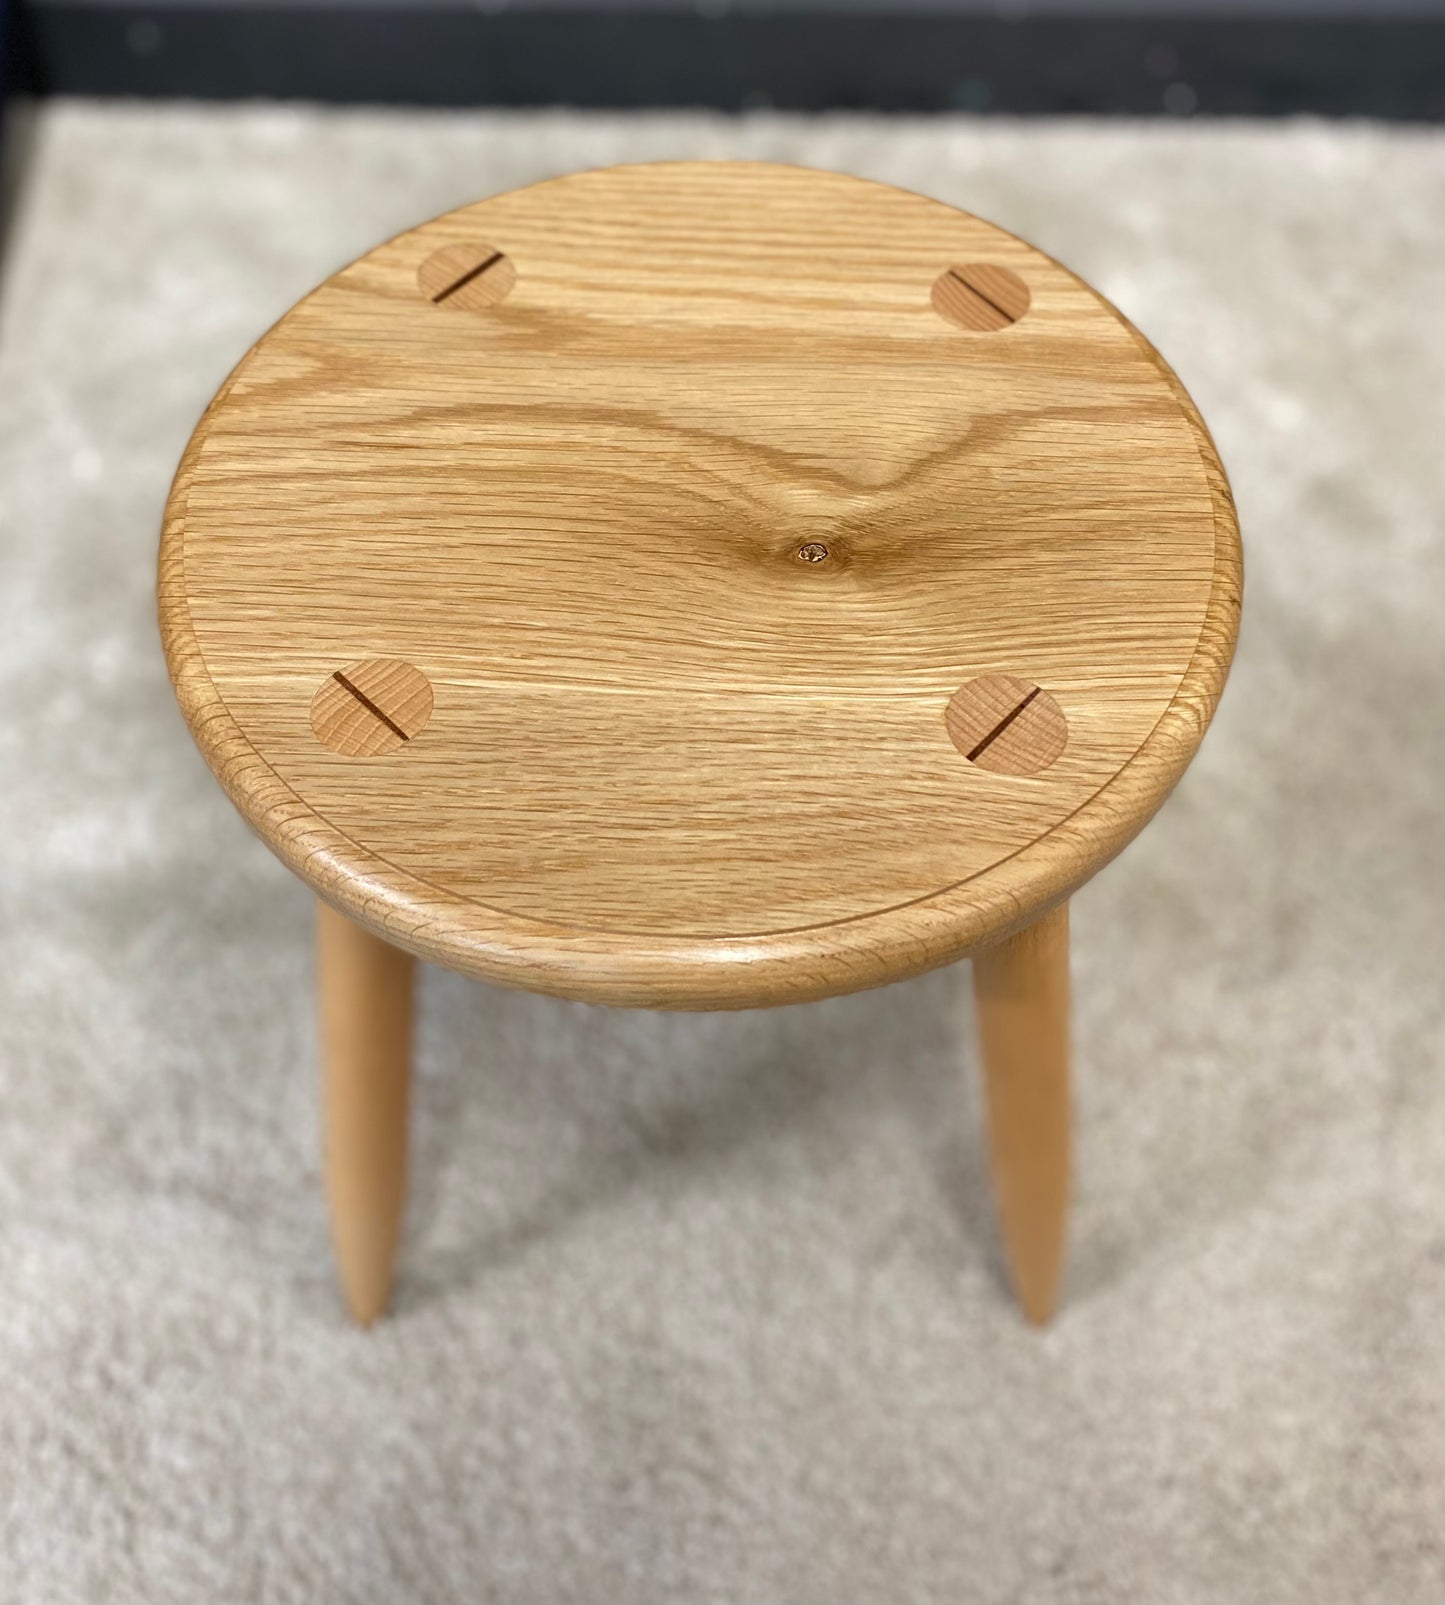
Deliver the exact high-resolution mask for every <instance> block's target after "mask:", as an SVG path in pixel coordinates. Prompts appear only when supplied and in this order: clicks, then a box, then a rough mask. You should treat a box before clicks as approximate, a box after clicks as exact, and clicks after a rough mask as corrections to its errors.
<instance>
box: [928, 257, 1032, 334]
mask: <svg viewBox="0 0 1445 1605" xmlns="http://www.w3.org/2000/svg"><path fill="white" fill-rule="evenodd" d="M932 299H933V305H934V308H935V310H936V311H938V312H939V313H940V314H941V315H942V316H943V317H945V318H947V319H948V321H949V322H950V323H956V324H957V325H958V326H959V328H961V329H968V330H969V331H971V332H972V333H974V334H993V333H995V332H996V331H997V330H999V329H1006V328H1008V326H1009V325H1010V324H1012V323H1017V322H1018V320H1019V319H1020V318H1021V317H1023V315H1024V313H1025V312H1027V311H1028V309H1029V287H1028V285H1027V284H1026V283H1025V282H1024V281H1023V280H1022V279H1021V278H1020V277H1019V276H1018V274H1017V273H1014V272H1012V271H1011V270H1010V269H1008V268H1006V267H998V266H995V265H994V264H993V263H989V262H964V263H960V264H959V265H957V266H955V267H951V268H949V269H948V270H947V272H945V273H940V274H939V275H938V277H937V278H936V279H935V280H934V281H933V297H932Z"/></svg>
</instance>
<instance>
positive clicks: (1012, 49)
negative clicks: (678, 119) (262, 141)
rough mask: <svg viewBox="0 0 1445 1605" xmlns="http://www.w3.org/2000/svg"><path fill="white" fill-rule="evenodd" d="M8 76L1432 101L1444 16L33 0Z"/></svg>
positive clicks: (465, 101) (489, 88) (677, 97)
mask: <svg viewBox="0 0 1445 1605" xmlns="http://www.w3.org/2000/svg"><path fill="white" fill-rule="evenodd" d="M17 23H18V29H17V38H16V44H17V45H18V47H19V48H18V50H17V51H16V56H17V65H18V68H19V79H20V87H22V88H24V89H28V90H29V91H31V92H33V93H39V94H72V95H106V96H116V95H141V96H172V97H174V96H183V97H198V98H204V99H212V98H224V99H233V98H243V97H250V96H265V97H273V98H300V99H307V100H320V101H334V102H370V103H392V104H407V105H420V106H478V105H491V106H536V105H569V106H578V107H598V108H601V107H615V108H638V107H644V106H705V107H718V108H723V109H726V110H738V109H746V108H749V107H755V106H775V107H777V108H779V109H785V110H799V111H822V110H828V109H847V108H874V109H879V110H885V111H924V112H931V111H949V110H967V111H998V112H1013V113H1024V114H1043V113H1060V112H1065V113H1067V112H1080V113H1106V114H1126V115H1127V114H1133V115H1157V114H1159V113H1161V112H1174V113H1180V114H1188V113H1190V112H1198V113H1201V114H1205V115H1243V116H1287V115H1291V114H1294V113H1300V112H1313V113H1316V114H1319V115H1324V116H1365V117H1379V118H1389V119H1399V120H1414V121H1439V120H1441V119H1442V117H1445V16H1436V15H1430V14H1420V13H1417V14H1413V15H1411V14H1389V13H1386V14H1381V13H1379V12H1365V13H1363V14H1360V13H1357V14H1354V15H1340V14H1339V13H1338V12H1335V13H1332V14H1324V13H1321V14H1319V15H1306V16H1291V17H1284V16H1270V17H1261V16H1258V15H1255V16H1241V17H1237V18H1230V17H1220V16H1217V15H1208V16H1204V15H1195V16H1189V15H1184V16H1181V15H1179V14H1177V13H1165V12H1163V11H1161V13H1160V14H1159V15H1157V16H1152V17H1151V16H1147V15H1136V14H1127V15H1126V14H1119V15H1114V16H1108V15H1104V16H1080V15H1078V14H1077V13H1074V14H1070V15H1060V14H1052V15H1051V14H1047V13H1044V14H1040V13H1038V12H1030V13H1027V14H1024V15H1020V16H1019V17H1017V18H1013V17H1011V16H1008V15H1000V14H998V12H996V11H993V12H980V13H974V12H969V11H960V12H954V13H952V14H940V13H939V12H938V11H937V10H934V11H932V12H919V13H916V14H913V15H909V14H907V12H906V10H902V9H900V8H898V7H891V8H887V9H886V10H885V8H884V7H883V6H881V5H880V6H879V7H877V8H875V9H873V10H871V11H870V10H868V9H863V10H861V11H860V10H859V9H858V8H857V7H856V6H855V7H853V8H852V9H845V10H839V11H836V12H829V11H826V10H823V11H818V10H810V11H808V12H806V13H801V12H797V11H792V12H790V11H789V10H788V9H786V8H785V7H782V8H779V9H777V10H772V11H766V12H764V11H756V10H743V11H727V10H723V11H721V14H720V15H717V16H710V15H704V14H700V12H699V10H698V9H697V8H696V7H688V8H682V7H679V9H677V10H675V11H672V10H659V9H645V10H629V9H628V8H627V7H625V6H617V7H615V8H609V7H594V8H593V9H591V10H583V9H579V10H577V11H575V12H570V13H569V12H561V11H556V10H551V9H541V10H531V9H527V10H521V9H519V10H510V11H509V10H501V11H496V12H495V13H492V12H489V11H487V10H484V9H477V8H476V7H474V6H466V7H463V6H457V5H441V6H418V5H414V4H404V3H395V0H392V3H388V0H370V3H367V4H362V5H352V4H346V3H342V4H335V3H332V4H320V5H317V4H310V5H305V4H303V5H289V4H287V5H276V4H272V5H266V4H253V3H234V0H232V3H227V0H221V3H215V4H195V3H188V0H180V3H176V0H166V3H164V4H161V5H158V6H146V5H144V4H136V3H133V0H29V3H28V4H26V5H23V6H22V7H21V9H20V11H19V13H18V16H17Z"/></svg>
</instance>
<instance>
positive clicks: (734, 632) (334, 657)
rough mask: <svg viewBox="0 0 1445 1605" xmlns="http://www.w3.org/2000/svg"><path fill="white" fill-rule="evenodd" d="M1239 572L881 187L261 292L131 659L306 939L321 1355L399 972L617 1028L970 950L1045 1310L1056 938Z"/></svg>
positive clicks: (1176, 713)
mask: <svg viewBox="0 0 1445 1605" xmlns="http://www.w3.org/2000/svg"><path fill="white" fill-rule="evenodd" d="M1241 577H1242V576H1241V557H1240V546H1239V533H1238V527H1237V524H1236V521H1235V516H1234V510H1233V506H1232V503H1231V500H1230V494H1229V488H1228V485H1227V483H1226V481H1225V477H1224V473H1223V470H1222V469H1221V467H1220V463H1219V459H1218V457H1217V456H1216V454H1215V451H1214V447H1213V445H1212V443H1211V441H1210V438H1209V435H1208V433H1207V432H1206V430H1205V427H1204V425H1203V423H1202V422H1201V420H1200V417H1199V414H1198V413H1197V412H1196V410H1195V408H1194V406H1193V404H1192V402H1191V401H1190V399H1189V397H1188V395H1186V393H1185V391H1184V389H1183V387H1182V386H1181V384H1180V383H1179V381H1178V379H1176V378H1175V376H1174V374H1173V373H1172V372H1171V371H1170V369H1169V368H1168V367H1167V366H1166V364H1165V363H1164V362H1163V360H1162V359H1161V358H1160V357H1159V355H1158V354H1157V353H1156V352H1155V351H1154V350H1153V348H1152V347H1151V346H1150V345H1149V343H1148V342H1147V341H1146V340H1145V339H1144V338H1143V337H1142V336H1141V335H1140V334H1139V333H1138V332H1137V331H1136V330H1134V329H1133V328H1132V327H1131V326H1130V325H1129V323H1128V322H1127V321H1126V320H1125V319H1124V318H1123V317H1122V316H1120V314H1119V313H1118V312H1116V311H1115V310H1114V308H1113V307H1112V306H1110V305H1109V303H1108V302H1107V301H1105V300H1104V299H1103V298H1102V297H1101V296H1099V295H1098V294H1097V293H1096V292H1095V291H1093V290H1091V289H1090V288H1089V287H1088V285H1086V284H1084V283H1083V282H1082V281H1081V280H1079V279H1078V278H1076V277H1075V276H1074V275H1073V274H1072V273H1070V272H1069V271H1068V270H1067V269H1065V268H1063V267H1061V266H1060V265H1059V264H1058V263H1057V262H1055V261H1053V260H1052V258H1050V257H1048V256H1045V255H1044V254H1043V253H1042V252H1041V251H1037V250H1035V249H1033V248H1032V247H1031V246H1029V245H1026V244H1025V243H1024V242H1023V241H1021V240H1019V239H1017V238H1015V237H1014V236H1013V235H1011V234H1008V233H1005V232H1004V231H1003V230H1002V229H999V228H995V227H994V226H993V225H991V224H989V223H986V222H983V221H982V220H981V219H979V218H976V217H972V216H970V215H968V214H967V213H965V212H960V211H956V210H954V209H953V208H952V207H949V206H945V205H942V204H941V203H939V202H937V201H933V200H927V199H925V198H923V197H922V196H918V195H913V194H909V193H906V192H904V191H901V190H897V189H892V188H888V187H886V186H884V185H881V184H875V183H868V182H864V181H862V180H859V179H855V178H848V177H844V176H840V175H838V174H832V173H820V172H810V171H806V170H803V169H798V168H791V167H781V166H769V165H764V164H757V163H736V164H733V163H676V164H672V163H665V164H658V165H651V166H639V167H623V168H612V169H607V170H603V171H599V172H589V173H581V174H577V175H575V176H572V177H567V178H560V179H556V180H553V181H551V182H548V183H542V184H536V185H533V186H531V187H530V188H527V189H522V190H517V191H515V192H513V193H510V194H505V195H497V196H493V197H492V198H491V199H489V200H484V201H479V202H477V203H476V204H475V205H472V206H465V207H462V208H461V209H460V210H459V211H455V212H451V213H449V214H447V215H446V216H444V217H439V218H437V219H435V220H434V221H432V222H430V223H425V224H423V225H422V226H421V227H420V228H416V229H413V230H411V231H410V232H409V233H405V234H402V235H399V236H398V237H397V238H396V239H393V240H391V241H389V242H388V243H386V244H385V245H381V246H379V247H378V248H377V249H376V250H374V251H372V252H370V253H369V254H368V255H366V256H364V257H362V258H361V260H360V261H358V262H354V263H352V264H351V266H350V267H347V268H343V269H342V271H341V272H339V273H337V274H336V275H335V276H334V277H333V278H331V279H328V280H327V281H326V283H324V284H323V285H321V287H320V288H319V289H317V290H314V291H313V292H312V293H311V294H310V295H308V296H306V297H305V299H304V300H302V301H301V302H299V303H298V305H296V306H295V307H294V308H293V309H292V310H291V311H290V312H288V313H287V314H286V316H285V317H283V318H282V319H281V321H280V322H279V323H277V324H276V326H275V327H274V328H273V329H271V330H270V332H269V333H268V334H266V335H264V336H263V337H262V338H261V339H260V340H259V341H258V342H257V343H256V345H255V346H254V347H253V348H252V349H251V351H250V352H249V353H248V354H247V355H246V356H245V358H244V359H243V360H242V361H241V363H240V365H239V366H238V367H237V368H236V370H235V371H234V372H233V373H232V374H231V376H230V377H229V378H228V379H227V380H226V382H225V384H224V385H223V386H222V387H221V390H220V392H219V394H218V395H217V396H216V398H215V400H214V401H213V402H212V403H211V405H210V407H209V408H208V409H207V411H206V413H205V416H204V417H203V418H202V419H201V422H200V424H199V426H198V427H197V429H196V431H195V434H194V435H193V437H192V439H191V442H190V444H189V446H188V447H187V449H186V452H185V455H184V457H183V458H182V460H181V464H180V468H179V470H178V472H177V474H176V479H175V484H174V487H173V489H172V491H171V495H170V500H169V503H168V505H167V508H166V517H165V527H164V533H163V535H162V540H161V550H160V619H161V628H162V633H163V636H164V640H165V649H166V654H167V658H168V661H169V665H170V671H171V675H172V678H173V680H174V682H175V687H176V693H177V695H178V697H179V699H180V703H181V706H182V708H183V709H184V711H185V715H186V718H187V720H188V721H189V723H190V728H191V731H192V733H193V735H194V737H195V739H196V741H197V743H198V744H199V746H200V748H201V751H202V752H203V753H204V754H205V757H206V760H207V762H208V763H209V764H210V766H211V768H212V769H213V770H214V771H215V774H216V776H217V778H218V779H219V780H220V782H221V784H222V785H223V786H224V787H225V789H226V791H227V793H228V794H229V795H230V797H231V800H232V801H233V802H234V803H235V805H236V806H237V807H238V808H239V809H240V811H241V812H242V814H244V815H245V817H246V818H247V820H249V821H250V823H251V824H252V826H254V828H255V829H256V830H257V831H258V832H259V833H260V835H261V836H262V838H263V839H264V840H265V841H266V842H267V843H268V844H269V846H270V847H271V848H272V849H273V850H274V851H275V852H276V853H277V854H278V856H279V857H280V858H281V859H282V860H283V861H284V862H285V863H286V864H287V865H289V866H290V868H291V869H293V870H294V871H295V872H296V873H297V874H298V875H300V876H301V877H302V879H303V880H305V881H306V882H307V884H308V885H309V886H310V887H311V888H312V889H313V890H314V891H315V892H316V894H317V896H318V898H319V899H320V937H319V990H320V1008H321V1026H322V1042H323V1050H322V1053H323V1060H324V1087H325V1092H324V1120H325V1132H326V1178H327V1190H328V1195H329V1200H330V1209H331V1219H332V1228H333V1237H334V1241H335V1246H336V1252H337V1257H338V1260H339V1263H340V1272H341V1281H342V1284H343V1287H344V1289H345V1293H346V1298H347V1301H348V1303H349V1305H350V1308H351V1311H352V1313H353V1315H354V1316H355V1318H356V1319H357V1320H358V1321H360V1322H362V1323H367V1322H370V1321H371V1320H373V1319H374V1318H375V1317H376V1316H377V1315H378V1314H379V1313H380V1311H381V1310H382V1309H383V1307H384V1305H385V1304H386V1301H387V1297H388V1293H389V1289H390V1285H391V1279H392V1267H393V1261H394V1258H395V1254H396V1248H397V1241H398V1233H399V1227H400V1221H401V1216H402V1207H403V1195H404V1186H405V1170H406V1130H407V1085H408V1075H409V1069H408V1035H409V1026H410V1013H411V984H412V960H413V956H417V957H421V958H426V959H432V960H435V961H436V962H438V963H441V964H445V965H449V966H451V967H452V968H454V969H457V970H462V971H465V972H467V973H469V974H471V975H475V976H480V977H482V978H483V979H485V980H488V981H494V982H498V983H500V984H502V985H505V986H518V987H527V988H530V989H532V990H534V991H538V992H545V993H551V994H554V995H556V996H558V997H566V998H580V999H585V1000H588V1001H590V1002H594V1003H608V1004H619V1005H624V1006H628V1007H642V1008H667V1009H725V1008H750V1007H755V1006H759V1005H770V1004H780V1003H790V1002H797V1001H800V1000H805V999H814V998H824V997H829V996H832V995H834V994H837V993H843V992H851V991H854V990H857V989H859V988H863V987H872V986H878V985H881V984H882V983H884V982H888V981H894V980H898V979H900V978H901V977H905V976H911V975H917V974H919V973H920V972H921V971H924V970H928V969H932V968H934V967H935V966H937V965H942V964H947V963H950V962H952V961H953V960H955V959H961V958H965V957H969V956H971V957H972V958H973V960H974V983H975V988H976V995H977V1003H978V1015H979V1022H980V1031H981V1036H982V1049H983V1055H982V1056H983V1066H984V1079H985V1085H986V1088H987V1103H988V1111H989V1124H990V1131H991V1151H992V1172H993V1177H994V1183H995V1189H996V1193H997V1200H998V1210H999V1216H1000V1220H1001V1227H1002V1234H1003V1238H1004V1242H1005V1247H1006V1252H1007V1258H1008V1262H1009V1266H1010V1271H1011V1275H1012V1278H1013V1282H1014V1285H1015V1288H1016V1291H1017V1294H1018V1297H1019V1300H1020V1302H1021V1303H1022V1305H1023V1308H1024V1311H1025V1312H1026V1314H1027V1315H1028V1316H1029V1318H1031V1319H1032V1320H1035V1321H1042V1320H1044V1319H1046V1318H1047V1317H1048V1315H1049V1314H1050V1312H1051V1311H1052V1309H1053V1307H1054V1304H1055V1299H1056V1291H1057V1287H1058V1283H1059V1277H1060V1269H1061V1264H1062V1255H1063V1243H1064V1228H1065V1214H1066V1205H1067V1194H1068V1183H1069V1093H1068V1062H1067V1061H1068V1007H1069V1005H1068V898H1069V896H1070V894H1071V893H1072V892H1073V891H1074V890H1075V889H1076V888H1077V887H1078V886H1080V885H1081V884H1082V883H1083V882H1084V881H1086V880H1088V879H1089V877H1090V876H1092V875H1093V874H1094V872H1095V871H1096V870H1098V869H1099V868H1101V867H1102V866H1103V865H1104V864H1105V863H1107V862H1108V860H1109V859H1110V858H1112V857H1113V856H1114V854H1115V853H1117V852H1118V851H1119V849H1120V848H1121V847H1123V846H1124V845H1125V843H1126V842H1128V841H1129V840H1130V838H1131V837H1133V836H1134V835H1135V833H1136V832H1137V831H1138V830H1139V829H1140V828H1141V827H1142V826H1143V825H1144V823H1145V822H1146V821H1147V820H1148V819H1149V817H1150V816H1151V815H1152V814H1153V812H1154V810H1155V809H1156V808H1158V806H1159V805H1160V803H1161V802H1162V801H1163V800H1164V798H1165V796H1166V795H1167V794H1168V792H1169V790H1170V788H1171V787H1172V786H1173V785H1174V783H1175V781H1177V780H1178V778H1179V776H1180V774H1181V773H1182V772H1183V770H1184V768H1185V766H1186V765H1187V764H1188V762H1189V760H1190V758H1191V756H1192V755H1193V753H1194V751H1195V748H1196V747H1197V746H1198V744H1199V740H1200V738H1201V736H1202V735H1203V732H1204V729H1205V727H1206V725H1207V724H1208V722H1209V719H1210V716H1211V714H1212V712H1213V710H1214V706H1215V703H1216V702H1217V700H1218V698H1219V694H1220V691H1221V689H1222V687H1223V684H1224V680H1225V676H1226V674H1227V672H1228V668H1229V662H1230V658H1231V655H1232V653H1233V649H1234V640H1235V632H1236V629H1237V625H1238V617H1239V605H1240V589H1241Z"/></svg>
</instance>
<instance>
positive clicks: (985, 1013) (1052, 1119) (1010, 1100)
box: [973, 903, 1071, 1323]
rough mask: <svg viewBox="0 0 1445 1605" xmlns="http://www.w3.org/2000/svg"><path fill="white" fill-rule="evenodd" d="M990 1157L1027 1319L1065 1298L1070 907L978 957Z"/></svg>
mask: <svg viewBox="0 0 1445 1605" xmlns="http://www.w3.org/2000/svg"><path fill="white" fill-rule="evenodd" d="M973 982H974V997H975V1000H976V1003H977V1006H978V1029H979V1039H980V1042H981V1044H982V1047H983V1075H984V1090H985V1092H986V1094H987V1100H988V1125H989V1161H990V1166H991V1169H992V1171H993V1184H994V1193H995V1196H996V1198H997V1201H998V1213H999V1224H1000V1227H1001V1230H1002V1234H1003V1241H1004V1252H1005V1253H1006V1255H1007V1256H1008V1264H1009V1275H1010V1276H1011V1278H1012V1280H1013V1284H1014V1291H1015V1292H1016V1293H1017V1294H1018V1300H1019V1303H1020V1304H1021V1305H1022V1306H1023V1311H1024V1314H1025V1315H1027V1316H1028V1318H1029V1319H1030V1320H1031V1321H1033V1322H1035V1323H1040V1322H1043V1321H1047V1320H1048V1318H1049V1317H1050V1316H1051V1315H1052V1314H1053V1312H1054V1306H1055V1304H1056V1302H1057V1300H1058V1293H1059V1280H1060V1277H1061V1275H1062V1273H1063V1265H1064V1238H1065V1228H1066V1225H1067V1220H1068V1208H1069V1147H1070V1139H1069V1133H1070V1127H1071V1117H1070V1113H1069V906H1068V904H1067V903H1063V904H1061V905H1060V906H1059V907H1058V908H1056V909H1052V910H1051V911H1050V912H1049V913H1047V914H1045V915H1044V916H1043V917H1042V918H1041V919H1039V920H1037V921H1035V923H1034V924H1033V925H1030V926H1028V927H1027V928H1026V929H1025V930H1022V931H1019V932H1017V933H1016V934H1015V935H1013V936H1011V937H1009V938H1007V939H1006V940H1005V941H1003V942H1000V943H998V944H997V945H996V946H994V947H990V948H987V949H985V950H984V951H983V952H982V953H976V954H975V955H974V960H973Z"/></svg>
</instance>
